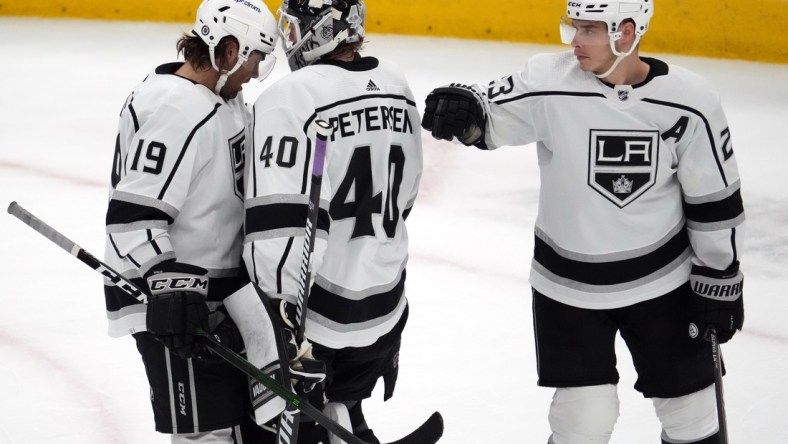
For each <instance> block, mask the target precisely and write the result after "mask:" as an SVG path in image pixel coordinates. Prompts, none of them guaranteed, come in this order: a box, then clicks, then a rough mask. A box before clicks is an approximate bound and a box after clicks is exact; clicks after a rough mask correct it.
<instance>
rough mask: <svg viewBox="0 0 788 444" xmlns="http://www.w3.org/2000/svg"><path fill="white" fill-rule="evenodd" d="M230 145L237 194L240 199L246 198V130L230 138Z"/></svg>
mask: <svg viewBox="0 0 788 444" xmlns="http://www.w3.org/2000/svg"><path fill="white" fill-rule="evenodd" d="M229 146H230V165H231V166H232V174H233V183H234V185H235V187H234V188H235V190H234V191H235V195H236V196H238V198H239V199H241V200H243V198H244V162H245V159H246V140H245V137H244V132H243V131H241V132H240V133H238V134H236V135H235V136H234V137H233V138H232V139H230V140H229Z"/></svg>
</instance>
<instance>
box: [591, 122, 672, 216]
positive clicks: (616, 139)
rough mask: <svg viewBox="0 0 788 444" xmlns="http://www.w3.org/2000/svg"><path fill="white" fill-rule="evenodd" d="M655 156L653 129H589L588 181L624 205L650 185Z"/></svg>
mask: <svg viewBox="0 0 788 444" xmlns="http://www.w3.org/2000/svg"><path fill="white" fill-rule="evenodd" d="M658 158H659V133H658V132H657V131H624V130H620V131H616V130H591V147H590V156H589V163H590V164H589V168H588V175H589V176H588V184H589V185H590V186H591V188H593V189H594V190H596V191H597V192H598V193H599V194H601V195H602V196H604V197H605V198H606V199H607V200H609V201H610V202H613V203H614V204H616V205H617V206H618V207H619V208H624V207H625V206H627V205H629V204H630V203H632V202H633V201H634V200H635V199H637V198H638V197H640V196H642V195H643V193H645V192H646V191H648V189H649V188H651V187H652V186H653V185H654V183H655V182H656V178H657V163H658Z"/></svg>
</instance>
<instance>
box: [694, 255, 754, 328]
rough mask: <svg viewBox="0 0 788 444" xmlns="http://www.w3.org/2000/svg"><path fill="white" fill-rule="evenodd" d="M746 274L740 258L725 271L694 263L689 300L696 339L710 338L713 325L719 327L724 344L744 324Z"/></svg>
mask: <svg viewBox="0 0 788 444" xmlns="http://www.w3.org/2000/svg"><path fill="white" fill-rule="evenodd" d="M743 282H744V278H743V276H742V274H741V272H739V262H736V263H734V264H733V265H732V266H731V267H730V268H728V269H727V270H724V271H720V270H715V269H712V268H708V267H701V266H698V265H693V266H692V272H691V274H690V285H691V286H692V293H691V294H690V303H689V315H690V325H689V335H690V338H692V339H695V340H701V339H707V335H708V333H709V328H711V327H714V328H715V329H716V330H717V340H718V341H719V343H720V344H724V343H726V342H728V341H729V340H730V339H731V338H732V337H733V335H734V333H736V330H741V328H742V325H743V324H744V298H743V295H742V285H743Z"/></svg>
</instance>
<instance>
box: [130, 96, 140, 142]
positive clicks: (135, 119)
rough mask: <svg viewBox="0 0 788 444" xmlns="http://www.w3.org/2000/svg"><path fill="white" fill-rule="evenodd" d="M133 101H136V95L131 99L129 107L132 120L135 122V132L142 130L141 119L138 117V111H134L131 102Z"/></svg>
mask: <svg viewBox="0 0 788 444" xmlns="http://www.w3.org/2000/svg"><path fill="white" fill-rule="evenodd" d="M133 101H134V97H132V98H131V100H130V101H129V106H128V109H129V115H130V116H131V121H132V122H134V132H135V133H136V132H137V131H139V130H140V121H139V119H137V112H136V111H134V105H132V104H131V102H133Z"/></svg>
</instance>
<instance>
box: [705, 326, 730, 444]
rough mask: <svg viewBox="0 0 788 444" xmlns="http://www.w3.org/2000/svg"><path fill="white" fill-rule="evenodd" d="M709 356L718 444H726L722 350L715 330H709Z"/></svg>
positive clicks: (726, 427) (726, 429)
mask: <svg viewBox="0 0 788 444" xmlns="http://www.w3.org/2000/svg"><path fill="white" fill-rule="evenodd" d="M709 340H710V341H711V356H712V359H713V360H714V393H715V394H716V399H717V420H718V422H719V427H720V432H719V433H720V444H728V424H727V420H726V416H725V398H724V397H723V393H722V350H720V343H719V341H718V340H717V329H715V328H714V327H712V328H711V329H709Z"/></svg>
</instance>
